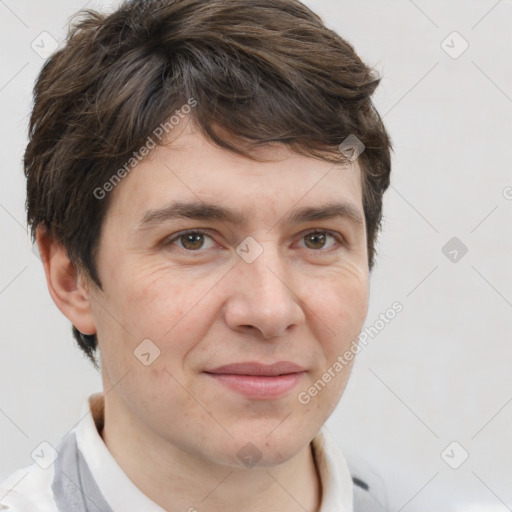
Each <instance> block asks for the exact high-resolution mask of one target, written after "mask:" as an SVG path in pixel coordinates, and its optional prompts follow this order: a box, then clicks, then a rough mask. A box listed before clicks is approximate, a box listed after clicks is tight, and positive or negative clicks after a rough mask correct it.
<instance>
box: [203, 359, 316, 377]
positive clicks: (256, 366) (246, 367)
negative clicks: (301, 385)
mask: <svg viewBox="0 0 512 512" xmlns="http://www.w3.org/2000/svg"><path fill="white" fill-rule="evenodd" d="M305 370H306V369H305V368H304V367H302V366H299V365H298V364H295V363H292V362H291V361H278V362H277V363H272V364H263V363H258V362H256V361H248V362H240V363H231V364H226V365H224V366H219V367H218V368H214V369H212V370H206V373H213V374H229V375H256V376H262V377H276V376H279V375H285V374H290V373H299V372H304V371H305Z"/></svg>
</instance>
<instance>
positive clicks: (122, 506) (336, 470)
mask: <svg viewBox="0 0 512 512" xmlns="http://www.w3.org/2000/svg"><path fill="white" fill-rule="evenodd" d="M103 399H104V395H103V393H95V394H93V395H91V396H90V397H89V398H88V399H87V400H86V401H85V402H84V404H83V406H82V411H81V414H80V416H81V418H82V420H81V421H80V423H79V424H78V425H77V426H76V427H75V429H74V431H75V434H76V440H77V444H78V448H79V449H80V451H81V452H82V455H83V457H84V459H85V461H86V462H87V465H88V466H89V469H90V470H91V473H92V475H93V476H94V479H95V481H96V483H97V485H98V487H99V489H100V491H101V492H102V494H103V496H104V497H105V499H106V501H107V502H108V503H109V505H110V506H111V507H112V509H113V510H114V511H115V512H118V511H127V510H130V511H140V510H144V512H165V510H164V509H163V508H161V507H160V506H159V505H157V504H156V503H155V502H153V501H151V500H150V499H149V498H148V497H147V496H146V495H145V494H144V493H142V491H140V490H139V489H138V488H137V487H136V486H135V484H134V483H133V482H132V481H131V480H130V479H129V478H128V476H127V475H126V474H125V473H124V471H123V470H122V469H121V467H120V466H119V465H118V464H117V462H116V460H115V459H114V457H113V456H112V454H111V453H110V452H109V450H108V448H107V446H106V445H105V443H104V441H103V439H102V438H101V436H100V434H99V431H101V429H102V428H103V414H104V400H103ZM311 444H312V448H313V454H314V458H315V463H316V466H317V469H318V473H319V475H320V481H321V484H322V504H321V507H320V510H319V512H341V511H343V512H344V511H347V512H351V511H352V507H353V504H352V493H353V484H352V478H351V476H350V472H349V469H348V467H347V463H346V462H345V459H344V457H343V455H342V453H341V451H340V450H339V448H338V446H337V445H336V442H335V441H334V439H333V437H332V435H331V434H330V432H329V431H328V430H327V428H326V427H325V425H324V426H323V427H322V428H321V429H320V431H319V433H318V434H317V435H316V437H315V438H314V439H313V441H312V442H311Z"/></svg>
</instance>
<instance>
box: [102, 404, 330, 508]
mask: <svg viewBox="0 0 512 512" xmlns="http://www.w3.org/2000/svg"><path fill="white" fill-rule="evenodd" d="M109 398H113V397H112V396H111V395H110V396H109ZM117 405H118V404H116V403H113V404H111V403H110V401H106V402H105V423H104V428H103V431H102V433H101V435H102V437H103V440H104V442H105V444H106V446H107V448H108V449H109V451H110V453H111V454H112V455H113V457H114V458H115V459H116V461H117V463H118V464H119V466H120V467H121V468H122V470H123V471H124V472H125V473H126V475H127V476H128V477H129V478H130V480H131V481H132V482H133V483H134V484H135V485H136V486H137V487H138V488H139V489H140V490H141V491H142V492H143V493H144V494H145V495H146V496H148V497H149V498H150V499H151V500H152V501H154V502H155V503H156V504H158V505H159V506H160V507H162V508H163V509H165V510H167V511H169V512H175V511H183V510H187V511H190V512H195V510H196V507H197V509H198V510H201V509H203V508H207V509H208V511H209V512H221V511H222V512H224V511H225V510H236V509H239V508H243V510H244V512H267V511H268V510H280V511H283V512H304V511H307V512H318V510H319V509H320V502H321V485H320V478H319V475H318V471H317V468H316V465H315V461H314V456H313V453H312V449H311V445H310V444H308V445H307V446H305V447H304V448H303V449H302V450H301V451H300V452H299V453H298V454H297V455H295V456H294V457H293V458H292V459H290V460H288V461H287V462H285V463H283V464H280V465H279V466H274V467H270V468H258V467H254V468H239V467H232V466H226V465H218V464H215V463H212V462H211V461H209V460H205V459H203V458H200V457H198V456H197V455H194V454H191V453H188V452H186V451H184V450H182V449H180V448H179V447H177V446H175V445H173V444H172V443H170V442H169V441H168V440H166V439H163V438H161V437H160V436H158V435H156V434H155V433H154V432H152V431H150V430H148V428H147V427H146V426H145V425H144V424H143V423H141V422H139V421H137V420H136V419H135V418H133V416H130V415H129V413H127V411H121V410H120V409H119V408H118V407H117ZM241 503H243V507H240V504H241Z"/></svg>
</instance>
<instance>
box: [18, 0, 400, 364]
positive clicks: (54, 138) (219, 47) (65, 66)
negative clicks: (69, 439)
mask: <svg viewBox="0 0 512 512" xmlns="http://www.w3.org/2000/svg"><path fill="white" fill-rule="evenodd" d="M77 16H78V19H77V20H76V21H75V23H74V24H73V26H72V27H71V28H70V31H69V34H68V38H67V42H66V45H65V46H64V47H63V48H62V49H60V50H59V51H57V52H56V53H54V54H53V55H52V56H51V58H49V60H48V61H47V62H46V63H45V65H44V67H43V69H42V70H41V73H40V74H39V77H38V79H37V81H36V84H35V88H34V106H33V111H32V115H31V118H30V127H29V143H28V145H27V148H26V152H25V156H24V166H25V175H26V177H27V217H28V223H29V225H30V226H31V234H32V238H33V239H34V238H35V233H36V228H37V226H38V225H39V224H43V225H44V226H45V227H46V229H47V230H48V231H49V233H50V235H51V236H52V237H53V238H54V239H55V240H56V241H58V242H60V243H62V244H63V246H64V247H65V249H66V251H67V253H68V256H69V258H70V261H71V262H72V263H73V264H74V265H75V266H76V268H77V269H78V270H83V271H84V272H85V274H86V275H87V276H88V277H89V278H90V279H91V280H92V281H93V282H94V283H95V284H96V285H97V286H98V287H99V288H100V289H101V282H100V280H99V277H98V273H97V270H96V266H95V253H96V250H97V247H98V241H99V234H100V229H101V226H102V221H103V219H104V217H105V213H106V211H107V208H108V205H109V196H107V197H105V198H104V199H103V200H98V198H97V197H96V196H95V195H94V194H93V191H94V190H95V189H97V187H101V186H102V185H103V184H104V183H105V182H106V181H107V180H108V179H109V178H110V177H111V176H112V173H113V171H115V170H116V169H119V168H120V167H121V166H123V164H125V163H126V162H127V161H128V160H129V159H130V158H131V157H132V156H133V154H134V152H135V151H137V149H139V148H140V147H141V146H142V145H143V144H144V143H145V141H146V140H147V137H148V135H150V134H151V133H152V132H153V130H154V129H155V127H156V126H158V125H160V124H163V123H165V121H166V120H167V119H169V117H170V116H171V115H172V114H173V113H174V112H175V110H176V109H179V108H180V106H182V105H184V104H186V103H187V101H189V100H190V98H194V99H195V101H196V102H197V106H196V107H195V108H194V109H192V111H191V112H190V116H191V120H192V121H193V122H194V123H195V125H197V127H198V128H199V129H200V130H201V132H202V133H203V135H204V136H206V137H207V138H208V139H209V140H210V141H212V142H213V143H215V144H217V145H218V146H220V147H224V148H227V149H229V150H231V151H234V152H236V153H238V154H242V155H245V156H247V157H249V158H251V154H250V152H249V151H248V150H247V149H244V147H245V148H246V147H247V144H250V145H252V146H254V147H255V146H260V145H264V144H266V143H276V142H277V143H283V144H286V145H287V146H289V147H290V149H292V150H293V151H295V152H297V153H299V154H302V155H307V156H312V157H316V158H321V159H323V160H327V161H333V162H339V161H340V160H343V159H344V157H343V155H342V154H341V153H340V151H339V149H338V148H339V144H340V143H341V142H342V141H343V140H345V139H346V138H347V137H348V136H349V135H353V136H355V137H357V139H359V141H361V142H362V143H363V144H364V146H365V150H364V152H363V153H362V154H361V155H360V157H359V163H360V165H361V168H362V188H363V207H364V214H365V220H366V226H367V246H368V265H369V269H370V270H371V269H372V267H373V263H374V256H375V241H376V238H377V233H378V231H379V229H380V224H381V218H382V196H383V193H384V192H385V190H386V189H387V188H388V186H389V175H390V169H391V159H390V151H391V142H390V139H389V136H388V134H387V132H386V130H385V128H384V125H383V123H382V120H381V118H380V116H379V114H378V112H377V111H376V110H375V108H374V106H373V103H372V101H371V96H372V94H373V92H374V91H375V89H376V87H377V86H378V84H379V82H380V78H379V77H378V76H377V75H376V74H375V72H374V71H373V70H372V69H371V68H369V67H368V66H367V65H365V64H364V63H363V62H362V60H361V59H360V58H359V57H358V56H357V54H356V53H355V51H354V49H353V47H352V46H351V45H350V44H349V43H347V42H346V41H345V40H343V39H342V38H341V37H340V36H339V35H337V34H336V33H335V32H333V31H332V30H330V29H328V28H326V27H325V25H324V24H323V23H322V21H321V19H320V18H319V17H318V16H317V15H316V14H314V13H313V12H312V11H311V10H309V9H308V8H307V7H306V6H304V5H303V4H302V3H301V2H299V1H298V0H174V1H173V0H136V1H126V2H124V3H123V4H121V6H120V7H119V8H118V9H117V10H116V11H115V12H113V13H112V14H109V15H107V14H100V13H98V12H95V11H91V10H85V11H80V12H79V13H78V14H77ZM218 128H221V130H219V129H218ZM223 133H224V134H226V133H227V134H232V135H234V136H235V139H237V140H240V141H243V142H244V144H242V145H237V144H234V143H233V137H227V136H223V135H222V134H223ZM73 334H74V336H75V338H76V339H77V341H78V343H79V345H80V346H81V348H82V349H83V350H84V352H85V353H86V354H87V355H88V356H89V358H90V359H91V360H92V361H93V362H95V359H94V352H95V347H96V338H95V336H92V337H91V336H89V337H84V336H81V335H80V333H79V332H78V330H77V329H76V328H75V327H74V326H73Z"/></svg>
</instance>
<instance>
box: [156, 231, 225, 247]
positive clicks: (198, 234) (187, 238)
mask: <svg viewBox="0 0 512 512" xmlns="http://www.w3.org/2000/svg"><path fill="white" fill-rule="evenodd" d="M208 241H209V245H208ZM165 245H177V246H178V247H179V248H181V249H184V250H186V251H189V252H202V250H201V249H211V248H212V247H214V245H215V243H214V241H213V240H212V237H211V236H210V235H208V233H205V232H203V231H200V230H197V229H196V230H191V231H186V232H181V233H178V234H176V235H175V236H173V237H172V238H170V239H169V240H168V241H167V242H166V243H165Z"/></svg>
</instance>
